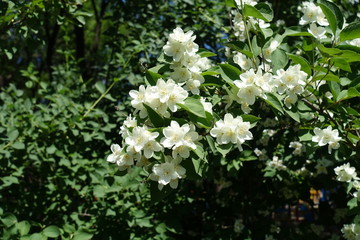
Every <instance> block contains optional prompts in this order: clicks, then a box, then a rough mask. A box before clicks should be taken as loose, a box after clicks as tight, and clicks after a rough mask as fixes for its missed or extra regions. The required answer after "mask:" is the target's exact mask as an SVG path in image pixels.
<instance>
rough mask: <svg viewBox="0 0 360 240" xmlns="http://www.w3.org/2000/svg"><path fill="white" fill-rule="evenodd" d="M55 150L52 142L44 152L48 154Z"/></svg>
mask: <svg viewBox="0 0 360 240" xmlns="http://www.w3.org/2000/svg"><path fill="white" fill-rule="evenodd" d="M55 151H56V147H55V145H54V144H52V145H51V146H50V147H47V148H46V152H47V153H48V154H54V153H55Z"/></svg>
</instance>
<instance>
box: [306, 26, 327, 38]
mask: <svg viewBox="0 0 360 240" xmlns="http://www.w3.org/2000/svg"><path fill="white" fill-rule="evenodd" d="M308 32H309V33H311V34H312V35H313V36H314V37H315V38H316V39H323V38H326V36H325V33H326V29H325V28H323V27H318V26H316V24H315V23H311V24H310V28H308Z"/></svg>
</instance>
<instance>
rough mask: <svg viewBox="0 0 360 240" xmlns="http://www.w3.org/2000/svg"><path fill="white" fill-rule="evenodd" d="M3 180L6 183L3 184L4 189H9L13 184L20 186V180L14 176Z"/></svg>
mask: <svg viewBox="0 0 360 240" xmlns="http://www.w3.org/2000/svg"><path fill="white" fill-rule="evenodd" d="M1 180H2V181H3V182H4V183H3V184H2V186H3V187H8V186H10V185H12V184H19V179H18V178H17V177H14V176H5V177H2V178H1Z"/></svg>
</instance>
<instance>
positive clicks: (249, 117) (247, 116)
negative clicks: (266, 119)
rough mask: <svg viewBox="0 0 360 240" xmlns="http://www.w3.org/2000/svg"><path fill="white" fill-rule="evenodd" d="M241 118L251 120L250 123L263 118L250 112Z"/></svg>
mask: <svg viewBox="0 0 360 240" xmlns="http://www.w3.org/2000/svg"><path fill="white" fill-rule="evenodd" d="M241 118H242V119H243V121H244V122H250V123H256V122H257V121H259V120H261V118H259V117H256V116H254V115H250V114H243V115H241Z"/></svg>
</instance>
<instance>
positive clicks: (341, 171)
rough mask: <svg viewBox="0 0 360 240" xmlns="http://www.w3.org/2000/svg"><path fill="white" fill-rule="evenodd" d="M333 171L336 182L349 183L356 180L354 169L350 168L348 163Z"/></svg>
mask: <svg viewBox="0 0 360 240" xmlns="http://www.w3.org/2000/svg"><path fill="white" fill-rule="evenodd" d="M334 171H335V173H336V175H337V177H336V180H338V181H340V182H351V180H353V179H358V178H357V174H356V169H355V168H354V167H351V166H350V164H349V163H346V164H343V165H341V166H338V167H336V168H335V169H334Z"/></svg>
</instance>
